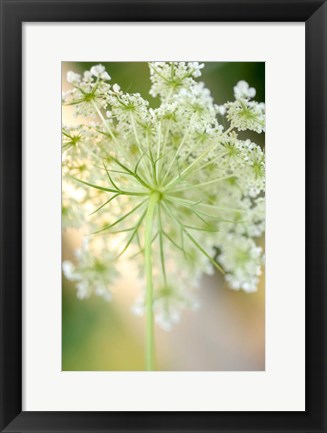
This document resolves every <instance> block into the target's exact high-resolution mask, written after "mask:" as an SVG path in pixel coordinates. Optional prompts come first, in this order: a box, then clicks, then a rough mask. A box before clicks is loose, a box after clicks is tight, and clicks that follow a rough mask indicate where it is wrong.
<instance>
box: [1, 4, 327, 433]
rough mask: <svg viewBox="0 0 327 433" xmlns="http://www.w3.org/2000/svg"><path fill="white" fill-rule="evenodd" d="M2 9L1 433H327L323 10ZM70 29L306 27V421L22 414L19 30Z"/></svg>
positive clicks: (269, 415) (208, 415) (292, 417)
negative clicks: (52, 25) (65, 25)
mask: <svg viewBox="0 0 327 433" xmlns="http://www.w3.org/2000/svg"><path fill="white" fill-rule="evenodd" d="M0 5H1V93H0V94H1V128H0V132H1V157H0V161H1V172H0V179H1V217H0V227H1V248H0V265H1V316H0V325H1V334H0V335H1V346H0V348H1V352H0V392H1V394H0V401H1V414H0V431H1V432H79V431H80V432H100V431H101V432H112V433H113V432H121V433H122V432H151V433H155V432H159V431H160V432H161V433H163V432H175V433H176V432H185V433H186V432H197V433H200V432H221V433H222V432H248V433H250V432H268V431H270V432H307V433H309V432H316V433H318V432H321V433H322V432H327V423H326V419H327V416H326V415H327V369H326V365H327V341H326V335H327V333H326V329H327V326H326V325H327V320H326V317H327V296H326V284H325V271H326V216H327V215H326V136H327V135H326V132H327V130H326V120H327V117H326V115H327V111H326V95H327V93H326V81H327V75H326V74H327V69H326V60H327V51H326V47H327V45H326V30H327V4H326V1H325V0H324V1H322V0H286V1H280V0H222V1H220V0H202V1H201V0H184V1H182V0H176V1H170V0H166V1H163V0H160V1H144V0H143V1H139V0H134V1H131V0H120V1H114V0H113V1H110V0H94V1H92V0H66V1H61V0H50V1H47V0H26V1H24V0H0ZM75 21H76V22H78V21H84V22H98V21H101V22H104V21H153V22H159V21H170V22H173V21H174V22H177V21H193V22H209V21H211V22H212V21H219V22H240V21H245V22H246V21H247V22H249V21H250V22H289V21H290V22H293V21H297V22H305V29H306V36H305V44H306V46H305V49H306V66H305V74H306V90H305V95H306V107H305V109H306V136H305V139H306V167H305V170H306V190H305V194H306V235H305V237H306V278H305V284H306V332H305V338H306V381H305V383H306V411H305V412H22V403H21V402H22V199H23V197H22V181H23V177H22V121H21V118H22V116H21V115H22V23H24V22H75ZM290 54H291V53H290ZM303 193H304V191H303ZM295 302H296V301H295ZM49 391H50V390H49ZM281 392H282V390H281Z"/></svg>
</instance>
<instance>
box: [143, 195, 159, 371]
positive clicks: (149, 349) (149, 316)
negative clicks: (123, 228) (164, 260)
mask: <svg viewBox="0 0 327 433" xmlns="http://www.w3.org/2000/svg"><path fill="white" fill-rule="evenodd" d="M159 200H160V193H159V192H158V191H154V192H152V193H151V195H150V200H149V205H148V210H147V213H146V217H145V239H144V260H145V276H146V349H145V351H146V369H147V370H148V371H152V370H154V321H153V278H152V246H151V244H152V228H153V219H154V213H155V209H156V205H157V203H158V202H159Z"/></svg>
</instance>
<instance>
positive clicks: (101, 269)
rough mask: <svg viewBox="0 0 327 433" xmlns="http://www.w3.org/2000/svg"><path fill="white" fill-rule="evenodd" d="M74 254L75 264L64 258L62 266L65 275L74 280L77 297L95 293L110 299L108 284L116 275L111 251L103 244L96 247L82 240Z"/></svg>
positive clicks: (80, 297)
mask: <svg viewBox="0 0 327 433" xmlns="http://www.w3.org/2000/svg"><path fill="white" fill-rule="evenodd" d="M75 256H76V260H77V264H76V265H75V264H74V263H72V262H71V261H69V260H65V261H64V262H63V264H62V268H63V272H64V275H65V277H66V278H67V279H69V280H70V281H74V282H76V289H77V297H78V298H79V299H86V298H89V297H90V296H91V295H92V294H95V295H97V296H101V297H102V298H103V299H105V300H106V301H110V299H111V292H110V286H111V284H112V282H113V281H114V279H115V278H116V277H117V275H118V272H117V270H116V267H115V265H114V264H113V258H114V257H113V254H112V252H111V251H110V250H108V248H106V246H105V245H102V248H100V249H98V248H94V247H92V243H91V244H90V242H89V241H88V240H84V242H83V245H82V247H81V248H80V249H78V250H76V251H75Z"/></svg>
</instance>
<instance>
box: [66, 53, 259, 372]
mask: <svg viewBox="0 0 327 433" xmlns="http://www.w3.org/2000/svg"><path fill="white" fill-rule="evenodd" d="M61 69H62V70H61V72H62V131H61V133H62V141H61V145H62V146H61V147H62V148H61V152H62V179H61V182H62V320H61V325H62V329H61V333H62V348H61V349H62V353H61V366H62V371H157V372H158V371H161V372H163V371H180V372H182V371H265V348H266V341H265V309H266V302H265V273H264V264H265V219H266V210H265V63H264V62H218V61H217V62H204V61H183V60H181V61H151V62H114V61H112V62H111V61H107V60H106V59H99V60H98V61H96V62H94V61H92V62H76V61H68V60H67V61H63V62H62V63H61ZM58 92H59V89H58ZM58 151H59V149H58Z"/></svg>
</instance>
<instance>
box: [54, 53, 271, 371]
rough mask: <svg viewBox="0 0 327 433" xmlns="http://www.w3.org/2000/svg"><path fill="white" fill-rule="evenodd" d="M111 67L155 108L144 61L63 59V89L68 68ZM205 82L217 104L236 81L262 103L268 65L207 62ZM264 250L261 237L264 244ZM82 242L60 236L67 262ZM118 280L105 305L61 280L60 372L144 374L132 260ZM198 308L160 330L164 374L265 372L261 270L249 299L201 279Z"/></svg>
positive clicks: (67, 120) (260, 138)
mask: <svg viewBox="0 0 327 433" xmlns="http://www.w3.org/2000/svg"><path fill="white" fill-rule="evenodd" d="M98 63H101V64H103V65H104V66H106V69H107V71H108V72H109V74H110V76H111V78H112V83H118V84H119V85H120V86H121V88H122V90H124V91H128V92H129V93H133V92H139V93H141V95H142V96H143V97H144V98H145V99H148V100H149V102H150V105H151V106H152V107H157V106H158V105H159V101H158V100H157V99H155V98H152V97H151V96H150V95H149V94H148V92H149V89H150V80H149V69H148V65H147V64H146V63H143V62H139V63H134V62H133V63H129V62H123V63H122V62H111V63H108V62H104V61H103V60H101V59H100V60H99V61H96V62H92V63H87V62H83V63H81V62H80V63H78V62H63V63H62V90H63V91H65V90H68V89H69V87H70V85H69V84H68V83H67V81H66V73H67V71H69V70H73V71H74V72H78V73H83V71H84V70H87V69H90V67H91V66H93V65H94V64H98ZM200 80H203V81H204V82H205V84H206V87H208V88H209V89H210V90H211V93H212V95H213V97H214V100H215V103H217V104H223V103H225V102H227V101H228V100H233V86H234V85H235V84H236V83H237V82H238V81H239V80H245V81H247V82H248V83H249V84H250V86H251V87H255V88H256V90H257V94H256V97H255V99H256V100H257V101H259V102H264V100H265V64H264V63H262V62H260V63H258V62H246V63H245V62H228V63H223V62H219V63H216V62H215V63H212V62H209V63H206V66H205V68H204V69H203V70H202V77H201V78H200ZM82 122H83V119H78V118H75V117H74V116H73V111H72V108H71V107H63V111H62V123H63V125H65V124H67V125H73V124H76V125H77V124H80V123H82ZM240 138H250V139H251V140H252V141H254V142H255V143H257V144H259V145H260V146H262V147H264V134H260V135H258V134H256V133H251V132H250V131H246V132H245V133H242V134H240ZM259 243H260V244H261V245H262V246H264V238H262V239H260V242H259ZM80 244H81V236H80V233H79V232H78V231H77V230H74V229H69V230H65V231H64V232H63V237H62V256H63V260H67V259H69V260H72V261H74V249H76V248H78V247H79V246H80ZM119 268H120V271H121V274H122V276H121V278H120V279H119V280H118V281H117V283H116V285H115V287H114V288H113V295H114V296H113V299H112V301H111V302H109V303H107V302H105V301H104V300H103V299H102V298H98V297H96V296H93V297H91V298H90V299H87V300H78V299H77V297H76V292H75V288H74V284H73V283H71V282H69V281H67V280H66V279H65V278H64V277H63V279H62V370H64V371H65V370H66V371H94V370H99V371H106V370H122V371H135V370H144V351H145V347H144V329H145V323H144V319H143V318H140V317H137V316H135V315H134V314H133V313H132V312H131V307H132V305H133V302H134V300H135V298H136V297H137V295H138V293H139V291H140V287H139V283H138V280H137V273H136V269H135V268H134V266H133V263H129V262H127V261H124V260H123V259H122V261H121V263H120V265H119ZM199 297H200V301H201V308H200V309H198V310H197V311H195V312H194V311H192V312H187V311H185V312H184V313H183V315H182V320H181V322H180V323H179V324H177V325H176V326H175V327H174V328H173V329H172V331H169V332H166V331H163V330H161V329H160V328H158V327H157V326H156V328H155V337H156V367H157V370H161V371H165V370H167V371H207V370H209V371H258V370H264V369H265V284H264V269H263V275H262V277H261V280H260V283H259V285H258V290H257V292H256V293H252V294H246V293H244V292H242V291H241V292H238V291H234V290H231V289H230V288H228V286H227V284H226V283H225V282H224V280H223V278H222V276H221V275H220V274H219V273H218V272H216V273H215V275H213V276H210V277H209V276H206V275H204V276H203V279H202V284H201V289H200V290H199Z"/></svg>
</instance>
